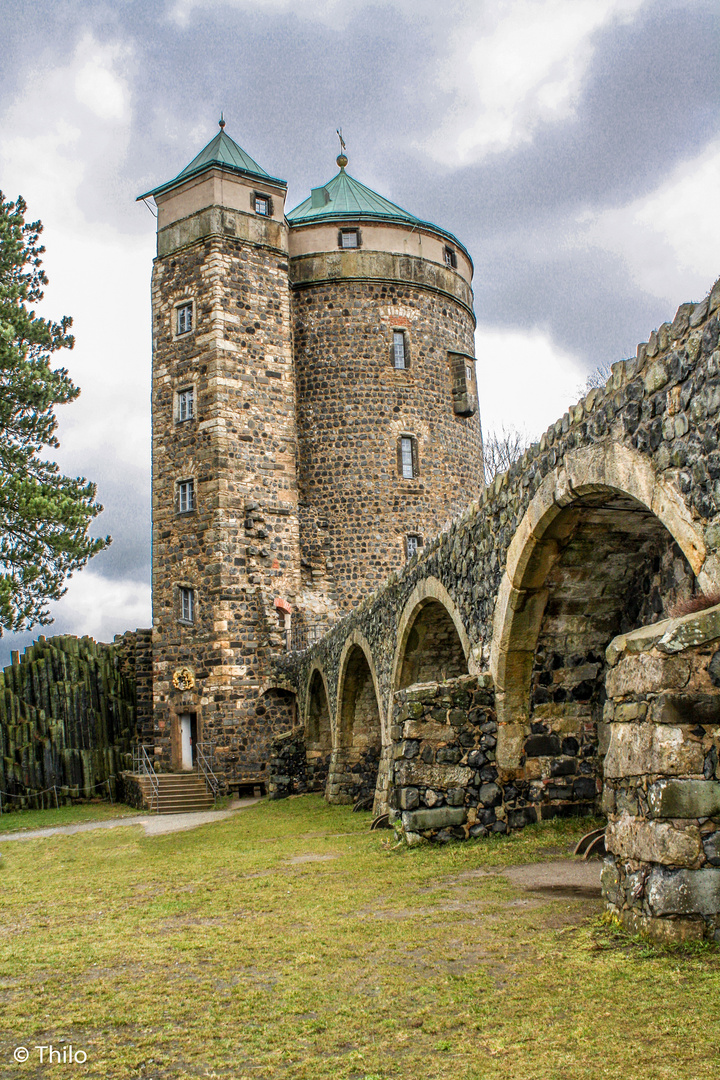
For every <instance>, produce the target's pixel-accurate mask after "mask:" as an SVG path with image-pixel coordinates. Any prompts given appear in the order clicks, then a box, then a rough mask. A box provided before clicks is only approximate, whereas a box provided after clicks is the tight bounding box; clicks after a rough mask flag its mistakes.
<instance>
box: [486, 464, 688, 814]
mask: <svg viewBox="0 0 720 1080" xmlns="http://www.w3.org/2000/svg"><path fill="white" fill-rule="evenodd" d="M556 510H557V512H556V513H555V514H554V515H552V514H551V515H548V516H549V518H550V520H549V524H547V521H548V517H546V518H545V519H544V523H545V524H546V527H545V528H544V529H543V528H542V523H541V524H540V525H539V526H537V527H536V528H535V529H534V530H532V531H531V532H530V533H529V535H528V537H527V541H526V544H525V546H524V549H523V550H522V551H521V552H520V555H519V557H518V558H517V561H516V563H515V571H516V572H515V577H514V580H513V581H512V583H511V589H509V590H508V592H507V596H506V608H505V619H504V623H503V624H502V625H501V626H499V627H496V635H498V636H499V644H498V643H497V642H496V643H495V648H496V652H495V668H496V689H497V691H498V695H497V697H498V720H499V721H500V722H501V729H500V735H499V741H498V764H499V765H500V766H501V767H505V768H508V769H509V768H513V769H519V770H520V772H521V775H522V777H523V779H524V780H525V781H526V782H527V783H528V790H529V792H530V797H531V799H532V801H534V802H537V803H539V804H540V805H539V810H540V816H542V817H552V816H556V815H558V814H568V813H588V812H591V811H593V810H594V809H597V808H598V805H599V793H600V790H601V779H602V758H603V756H604V752H605V749H606V745H605V739H604V731H603V726H602V716H603V705H604V701H605V674H606V661H605V649H606V648H607V646H608V644H609V643H610V641H611V640H612V638H613V637H615V636H616V635H617V634H620V633H626V632H628V631H630V630H634V629H636V628H637V627H639V626H643V625H647V624H650V623H654V622H657V621H659V620H660V619H663V618H666V617H668V616H669V615H670V614H671V613H672V611H673V609H674V608H675V607H676V605H677V604H679V603H681V602H682V601H683V600H687V599H689V598H690V597H691V596H693V595H694V594H695V593H696V592H697V591H698V586H697V581H696V578H695V574H694V573H693V570H692V568H691V566H690V564H689V562H688V560H687V558H686V557H685V555H684V554H683V552H682V551H681V549H680V547H679V546H678V544H677V543H676V541H675V539H674V538H673V536H672V535H671V533H670V532H669V530H668V529H667V528H666V526H665V525H664V524H663V523H662V522H661V521H660V519H659V517H657V516H656V515H655V514H654V513H653V511H652V510H651V509H650V508H649V507H648V506H647V505H645V504H644V503H642V502H640V501H639V500H638V499H636V498H634V497H633V496H631V495H629V494H627V493H626V492H622V491H618V490H616V489H611V488H604V489H602V488H600V487H599V486H598V485H594V486H593V489H592V490H589V491H586V492H585V493H584V494H580V495H578V497H577V498H575V499H574V500H573V501H572V502H570V503H569V504H568V505H565V507H564V508H559V507H558V508H556ZM509 561H510V560H509Z"/></svg>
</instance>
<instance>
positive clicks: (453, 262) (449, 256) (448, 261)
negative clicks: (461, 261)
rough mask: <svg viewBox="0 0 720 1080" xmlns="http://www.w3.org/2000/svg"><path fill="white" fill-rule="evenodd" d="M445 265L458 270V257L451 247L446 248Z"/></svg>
mask: <svg viewBox="0 0 720 1080" xmlns="http://www.w3.org/2000/svg"><path fill="white" fill-rule="evenodd" d="M445 265H446V266H449V267H451V269H453V270H455V269H456V268H457V255H456V254H455V252H454V251H453V249H452V248H451V247H446V248H445Z"/></svg>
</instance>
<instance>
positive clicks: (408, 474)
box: [400, 435, 416, 480]
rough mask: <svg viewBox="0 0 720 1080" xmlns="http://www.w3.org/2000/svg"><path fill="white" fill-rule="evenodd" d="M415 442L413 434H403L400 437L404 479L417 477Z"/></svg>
mask: <svg viewBox="0 0 720 1080" xmlns="http://www.w3.org/2000/svg"><path fill="white" fill-rule="evenodd" d="M413 442H414V440H413V438H412V436H407V435H403V436H402V438H401V439H400V474H401V476H402V478H403V480H412V479H414V477H415V473H416V469H415V454H414V453H413V449H414V447H413Z"/></svg>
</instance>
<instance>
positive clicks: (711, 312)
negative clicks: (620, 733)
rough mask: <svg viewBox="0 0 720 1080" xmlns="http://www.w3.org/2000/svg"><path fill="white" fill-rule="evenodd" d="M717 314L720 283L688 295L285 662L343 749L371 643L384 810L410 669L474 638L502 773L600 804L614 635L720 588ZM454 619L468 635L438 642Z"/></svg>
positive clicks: (475, 670)
mask: <svg viewBox="0 0 720 1080" xmlns="http://www.w3.org/2000/svg"><path fill="white" fill-rule="evenodd" d="M718 306H720V283H718V284H717V285H716V286H715V287H714V288H713V290H712V292H711V294H710V296H709V297H708V299H707V300H705V301H703V302H702V303H700V304H696V305H682V306H681V307H680V308H679V309H678V312H677V315H676V317H675V319H674V320H673V322H672V323H671V324H670V323H667V324H664V325H663V327H661V328H660V330H659V331H658V332H656V333H653V334H652V335H651V336H650V341H649V342H647V343H643V344H642V345H641V346H639V347H638V352H637V357H635V358H633V359H632V360H626V361H621V362H619V363H618V364H615V365H614V366H613V373H612V376H611V378H610V379H609V381H608V383H607V385H606V386H605V387H603V388H600V389H597V390H592V391H591V392H590V393H589V394H588V395H587V396H586V397H585V398H584V399H583V400H582V401H581V402H580V403H579V404H578V405H576V406H574V407H573V408H572V409H571V410H569V412H568V413H567V414H566V415H565V416H564V417H563V418H562V419H561V420H559V421H558V422H557V423H556V424H555V425H553V426H552V427H551V428H550V429H549V430H548V431H547V432H546V433H545V435H544V436H543V437H542V439H541V440H540V441H539V443H536V444H534V445H533V446H532V447H531V448H530V449H529V450H528V451H527V452H526V454H525V455H524V456H523V458H522V459H521V460H520V461H519V462H517V463H516V464H515V465H514V466H513V467H512V468H511V469H509V470H508V472H507V473H505V474H502V475H500V476H498V477H497V478H496V480H495V482H494V483H493V484H492V485H491V487H490V488H488V489H486V490H485V491H483V492H482V493H481V495H480V498H479V500H478V502H476V503H474V504H471V505H470V506H469V507H468V509H467V510H466V511H465V513H464V514H463V515H462V516H461V517H459V518H457V519H455V520H454V521H453V522H452V523H451V524H450V525H449V526H448V527H447V529H445V530H444V531H443V532H442V533H440V534H439V535H438V536H436V537H434V538H433V539H432V540H430V541H429V542H428V543H427V544H426V546H425V547H424V549H423V550H422V553H421V554H420V555H419V556H415V557H414V558H413V559H411V560H410V561H409V562H408V564H407V565H406V566H405V568H404V569H403V571H402V573H398V574H391V575H390V577H389V578H388V580H387V581H386V583H385V584H384V586H383V587H382V589H380V590H379V591H378V592H377V593H376V594H375V595H373V596H372V597H369V598H368V599H367V600H365V601H363V603H362V604H360V605H359V607H358V608H357V609H356V610H354V611H353V612H352V613H351V614H350V615H348V616H347V617H346V618H344V619H343V620H342V621H341V622H340V623H338V624H337V625H336V626H334V627H333V628H332V630H331V631H330V632H329V633H328V634H327V635H326V636H325V637H324V638H323V639H322V641H320V642H319V643H317V644H315V645H313V646H312V647H311V648H310V649H308V650H306V651H305V652H303V653H301V654H296V655H294V656H291V657H289V658H287V659H286V660H283V659H280V660H279V661H278V670H279V671H281V672H282V673H283V675H284V677H285V678H287V679H288V680H289V681H291V682H292V683H293V684H294V685H295V686H296V687H297V690H298V700H299V715H300V717H301V719H303V721H305V720H306V718H307V716H308V708H309V701H310V698H311V694H310V685H311V682H312V680H313V678H314V677H315V675H314V673H316V672H318V673H320V675H321V676H322V679H323V681H324V685H325V687H326V691H327V700H328V713H329V716H330V719H331V726H332V739H333V747H334V752H335V751H337V750H339V749H340V748H341V738H340V730H341V721H340V717H341V714H342V702H343V696H344V693H345V680H346V674H347V660H348V656H349V652H350V650H351V649H353V648H355V647H358V648H360V649H361V650H362V652H363V654H364V656H365V661H366V663H367V665H368V668H369V669H370V670H371V671H372V672H373V685H374V689H375V696H376V700H377V710H378V715H379V717H380V725H381V732H382V754H381V758H380V763H379V769H378V783H377V795H376V806H375V808H376V811H378V812H379V811H380V810H381V809H383V808H387V806H388V795H389V785H390V783H391V779H390V776H391V744H392V739H391V737H390V725H391V719H392V708H393V700H394V694H395V693H396V692H397V690H399V689H401V688H402V685H403V680H404V678H417V677H421V678H423V679H427V678H429V677H430V675H431V673H432V672H435V677H436V679H437V678H440V679H441V678H442V677H443V674H445V675H447V674H451V673H452V674H455V673H457V668H456V667H454V665H455V664H456V663H457V657H458V648H460V649H461V651H462V656H463V663H464V664H465V666H466V668H465V669H466V670H467V671H468V672H469V673H470V674H483V675H485V674H488V673H489V674H490V675H491V676H492V680H493V684H494V687H495V695H496V698H495V707H496V712H497V722H498V734H497V738H498V745H497V751H496V755H497V767H498V769H499V771H500V772H501V773H502V778H503V783H506V782H507V783H510V782H515V781H517V782H520V783H525V782H527V783H528V784H529V783H543V784H544V785H545V786H546V787H547V786H550V785H549V784H547V785H546V784H545V782H546V781H550V782H552V784H553V785H554V786H555V787H556V788H557V789H558V796H559V795H560V789H561V788H562V789H564V792H563V797H564V798H565V800H566V801H567V802H568V804H572V803H576V804H582V803H586V804H590V803H594V801H595V798H596V793H597V780H598V778H599V777H600V761H601V756H602V754H601V752H600V753H599V752H598V724H599V723H600V722H601V720H602V710H603V702H604V694H605V689H604V677H605V663H606V661H605V648H606V646H607V644H608V643H609V641H610V640H611V639H612V638H613V637H614V636H616V635H617V634H618V633H622V632H627V631H631V630H632V629H634V628H635V627H637V626H639V625H642V624H643V623H646V622H647V621H648V620H650V621H652V620H659V619H662V618H663V617H665V616H667V615H668V614H670V613H671V609H672V608H673V605H674V604H676V603H678V602H679V601H682V600H687V599H689V598H691V597H692V596H693V595H695V594H696V593H698V592H704V593H710V592H712V591H713V589H716V588H720V559H719V558H718V547H719V546H720V480H719V478H720V464H718V462H720V427H719V414H720V349H718V334H719V330H720V324H719V321H718ZM716 458H717V459H718V461H716ZM426 609H427V610H426ZM443 620H444V622H443V626H444V627H445V628H446V630H447V628H448V626H449V623H450V622H451V623H452V626H453V627H454V628H455V632H456V637H453V635H452V633H450V632H449V630H448V631H447V632H445V631H443V633H441V634H440V633H431V634H429V635H428V634H427V633H425V637H424V638H423V634H422V633H421V631H422V630H423V627H425V631H426V630H427V627H432V628H435V627H438V626H439V625H440V623H441V622H442V621H443ZM413 629H416V630H417V635H416V637H417V641H418V645H417V649H422V648H423V647H425V646H423V644H422V642H423V640H424V641H425V642H426V643H427V651H426V653H425V655H424V656H422V657H418V656H412V655H411V653H412V650H413V641H414V639H413V633H412V632H413ZM433 638H434V640H433ZM404 672H407V675H405V674H404ZM415 672H422V674H421V675H417V674H415ZM593 786H594V788H595V791H594V792H593V790H592V789H593Z"/></svg>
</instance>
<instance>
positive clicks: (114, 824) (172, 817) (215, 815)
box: [0, 799, 260, 843]
mask: <svg viewBox="0 0 720 1080" xmlns="http://www.w3.org/2000/svg"><path fill="white" fill-rule="evenodd" d="M256 802H260V800H259V799H235V800H234V802H232V803H231V804H230V807H229V809H228V810H204V811H202V813H199V814H142V815H140V814H138V816H137V817H121V818H109V819H108V820H107V821H86V822H84V823H83V824H82V825H58V826H57V827H56V828H53V829H28V830H27V832H16V833H6V834H5V835H0V843H6V842H7V841H9V840H42V839H44V838H45V837H46V836H72V835H73V833H80V832H89V831H90V830H91V829H117V828H118V827H119V826H121V825H142V827H143V828H144V829H145V835H146V836H161V835H162V834H163V833H172V832H184V831H185V830H186V829H196V828H197V826H198V825H207V824H208V822H211V821H222V820H223V819H224V818H228V817H232V815H233V814H235V813H237V811H238V810H246V809H247V807H248V806H254V805H255V803H256Z"/></svg>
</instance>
